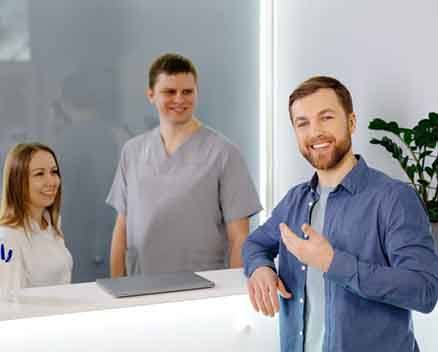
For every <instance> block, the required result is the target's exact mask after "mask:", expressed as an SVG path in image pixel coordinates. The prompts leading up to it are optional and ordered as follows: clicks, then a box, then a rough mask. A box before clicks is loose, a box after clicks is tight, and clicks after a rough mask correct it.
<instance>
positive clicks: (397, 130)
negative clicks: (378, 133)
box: [387, 121, 400, 136]
mask: <svg viewBox="0 0 438 352" xmlns="http://www.w3.org/2000/svg"><path fill="white" fill-rule="evenodd" d="M387 130H388V131H389V132H392V133H394V134H396V135H398V136H399V135H400V127H399V126H398V123H397V122H395V121H391V122H390V123H388V125H387Z"/></svg>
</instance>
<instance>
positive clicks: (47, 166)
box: [29, 150, 61, 209]
mask: <svg viewBox="0 0 438 352" xmlns="http://www.w3.org/2000/svg"><path fill="white" fill-rule="evenodd" d="M60 184H61V179H60V177H59V171H58V166H57V165H56V162H55V159H54V158H53V156H52V154H50V153H49V152H46V151H45V150H39V151H37V152H35V153H34V154H33V155H32V159H31V160H30V163H29V203H30V204H29V205H30V206H31V207H32V208H34V209H45V208H47V207H49V206H50V205H52V204H53V202H54V201H55V198H56V195H57V193H58V189H59V185H60Z"/></svg>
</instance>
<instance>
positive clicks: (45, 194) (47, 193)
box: [41, 192, 56, 197]
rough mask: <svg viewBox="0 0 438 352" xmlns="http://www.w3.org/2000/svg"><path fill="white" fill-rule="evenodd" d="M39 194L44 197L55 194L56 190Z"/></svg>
mask: <svg viewBox="0 0 438 352" xmlns="http://www.w3.org/2000/svg"><path fill="white" fill-rule="evenodd" d="M41 195H43V196H45V197H54V196H56V192H41Z"/></svg>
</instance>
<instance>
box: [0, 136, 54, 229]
mask: <svg viewBox="0 0 438 352" xmlns="http://www.w3.org/2000/svg"><path fill="white" fill-rule="evenodd" d="M40 150H42V151H45V152H48V153H50V154H51V155H52V156H53V159H55V163H56V166H57V168H58V172H59V178H60V179H61V172H60V170H59V164H58V160H57V158H56V155H55V153H54V152H53V150H52V149H50V148H49V147H48V146H46V145H44V144H40V143H20V144H17V145H16V146H14V147H13V148H12V149H10V150H9V152H8V155H7V156H6V161H5V165H4V168H3V190H2V195H1V206H0V225H7V226H11V227H22V228H23V229H24V231H25V232H26V233H27V234H29V233H30V231H29V229H30V224H29V218H30V210H29V208H28V205H27V201H28V200H29V164H30V161H31V159H32V156H33V155H34V154H35V153H36V152H38V151H40ZM61 186H62V183H61V182H60V184H59V188H58V193H57V194H56V197H55V200H54V202H53V204H52V205H51V206H49V207H48V208H47V211H48V213H49V216H50V221H51V223H52V226H53V228H54V229H55V232H56V233H57V234H58V235H60V236H62V233H61V230H60V229H59V213H60V208H61V195H62V192H61Z"/></svg>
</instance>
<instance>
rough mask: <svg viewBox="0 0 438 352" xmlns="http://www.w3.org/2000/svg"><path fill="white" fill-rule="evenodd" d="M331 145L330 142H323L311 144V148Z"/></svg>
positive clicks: (322, 147)
mask: <svg viewBox="0 0 438 352" xmlns="http://www.w3.org/2000/svg"><path fill="white" fill-rule="evenodd" d="M329 146H330V142H323V143H315V144H311V145H310V148H312V149H313V150H322V149H326V148H328V147H329Z"/></svg>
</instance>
